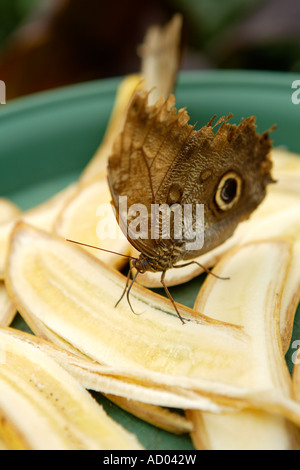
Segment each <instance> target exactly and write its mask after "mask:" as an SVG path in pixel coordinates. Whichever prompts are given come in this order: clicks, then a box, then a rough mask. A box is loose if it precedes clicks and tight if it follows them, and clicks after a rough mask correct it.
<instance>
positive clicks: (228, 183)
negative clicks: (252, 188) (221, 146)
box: [215, 171, 243, 211]
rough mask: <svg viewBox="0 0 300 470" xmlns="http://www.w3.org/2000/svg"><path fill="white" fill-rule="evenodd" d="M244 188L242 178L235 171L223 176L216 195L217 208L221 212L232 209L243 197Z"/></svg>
mask: <svg viewBox="0 0 300 470" xmlns="http://www.w3.org/2000/svg"><path fill="white" fill-rule="evenodd" d="M242 186H243V180H242V178H241V177H240V176H239V175H238V174H237V173H235V172H234V171H230V172H229V173H226V174H225V175H224V176H222V178H221V180H220V182H219V184H218V187H217V191H216V194H215V204H216V205H217V208H218V209H219V210H221V211H228V210H230V209H232V208H233V207H234V206H235V205H236V204H237V202H238V201H239V199H240V197H241V195H242Z"/></svg>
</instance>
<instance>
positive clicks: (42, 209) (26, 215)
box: [0, 183, 76, 280]
mask: <svg viewBox="0 0 300 470" xmlns="http://www.w3.org/2000/svg"><path fill="white" fill-rule="evenodd" d="M75 187H76V183H73V184H70V185H69V186H68V187H66V188H65V189H63V190H62V191H60V192H59V193H57V194H55V195H54V196H52V197H51V198H50V199H49V200H47V201H46V202H43V203H42V204H40V205H37V206H36V207H34V208H32V209H30V210H28V211H25V212H21V213H20V214H19V215H18V216H17V217H14V218H13V219H12V220H10V221H8V222H6V223H4V224H1V225H0V280H1V279H2V280H3V278H4V266H5V260H6V256H7V251H8V245H9V238H10V235H11V233H12V231H13V228H14V226H15V224H16V223H18V221H21V220H22V221H24V222H27V223H29V224H31V225H33V226H36V227H39V228H42V229H43V230H46V231H49V232H51V231H52V230H53V224H54V222H55V220H56V218H57V217H58V214H59V213H60V211H61V210H62V208H63V207H64V205H65V204H66V201H67V200H68V198H69V197H70V196H71V194H72V193H73V191H74V190H75Z"/></svg>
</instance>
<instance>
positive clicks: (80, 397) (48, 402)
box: [0, 328, 142, 450]
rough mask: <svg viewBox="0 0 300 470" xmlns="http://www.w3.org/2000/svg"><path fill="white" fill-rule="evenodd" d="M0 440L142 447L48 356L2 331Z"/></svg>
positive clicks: (65, 446) (60, 446)
mask: <svg viewBox="0 0 300 470" xmlns="http://www.w3.org/2000/svg"><path fill="white" fill-rule="evenodd" d="M0 346H1V350H2V352H3V353H2V363H1V368H0V390H1V393H0V415H1V420H0V423H1V425H0V436H1V439H2V441H3V442H4V444H5V446H7V448H9V449H12V450H14V449H24V450H25V449H26V450H28V449H29V450H46V449H51V450H76V449H78V450H83V449H86V450H96V449H100V450H103V449H127V450H128V449H138V450H140V449H142V446H141V445H140V444H139V443H138V441H137V439H136V438H135V436H134V435H132V434H130V433H129V432H127V431H126V430H125V429H123V428H122V427H121V426H120V425H118V424H117V423H115V422H114V421H113V420H112V419H111V418H109V417H108V416H107V415H106V413H105V412H104V411H103V409H102V407H101V406H100V405H98V403H96V401H95V400H94V399H93V398H92V397H91V396H90V394H89V393H88V392H87V391H86V390H84V388H83V387H81V386H80V385H79V384H78V382H77V381H76V380H75V379H74V378H73V377H71V375H70V374H68V373H67V372H66V371H65V370H64V369H63V368H62V367H61V366H59V365H58V364H57V362H56V361H54V360H53V359H52V358H50V357H49V356H48V355H46V354H45V353H44V352H42V351H41V350H40V349H38V348H36V347H34V346H33V345H32V344H30V342H29V341H24V340H22V338H21V337H20V336H18V335H14V334H7V332H6V331H5V329H2V328H0Z"/></svg>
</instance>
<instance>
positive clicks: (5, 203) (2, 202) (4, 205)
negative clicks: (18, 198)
mask: <svg viewBox="0 0 300 470" xmlns="http://www.w3.org/2000/svg"><path fill="white" fill-rule="evenodd" d="M20 213H21V209H20V208H19V207H18V206H17V205H16V204H15V203H13V202H12V201H10V200H9V199H6V198H3V197H0V225H1V224H4V223H6V222H9V221H10V220H12V219H14V218H16V217H17V216H18V215H19V214H20Z"/></svg>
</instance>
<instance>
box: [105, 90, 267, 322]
mask: <svg viewBox="0 0 300 470" xmlns="http://www.w3.org/2000/svg"><path fill="white" fill-rule="evenodd" d="M148 95H149V93H148V92H146V91H138V92H136V93H135V94H134V96H133V98H132V101H131V104H130V106H129V109H128V113H127V117H126V120H125V124H124V128H123V132H121V134H120V135H119V137H118V138H117V140H116V142H115V144H114V147H113V153H112V155H111V156H110V158H109V160H108V183H109V187H110V191H111V195H112V204H113V207H114V208H115V212H116V217H117V220H118V223H119V225H120V227H121V228H122V230H123V232H124V233H125V235H126V236H127V238H128V240H129V241H130V243H131V244H132V245H133V246H134V247H135V248H136V249H137V250H138V251H139V252H140V256H139V257H138V258H133V259H132V260H131V262H132V267H133V268H135V269H136V274H135V276H134V278H133V281H132V283H131V285H130V287H128V286H129V275H128V278H127V283H126V287H125V290H124V293H125V291H126V290H127V295H128V294H129V291H130V288H131V286H132V284H133V282H134V281H135V279H136V277H137V275H138V274H139V273H144V272H146V271H159V272H161V273H162V275H161V283H162V285H163V287H164V289H165V291H166V294H167V295H168V297H169V298H170V300H171V301H172V302H173V304H174V306H175V309H176V311H177V314H178V315H179V317H180V319H181V320H182V322H183V319H182V318H181V316H180V314H179V312H178V309H177V307H176V304H175V302H174V300H173V299H172V297H171V295H170V293H169V291H168V288H167V286H166V283H165V273H166V271H167V270H168V269H170V268H173V267H181V266H183V265H185V266H186V265H187V264H190V263H193V262H195V261H190V262H189V261H188V260H192V259H193V258H195V257H196V256H199V255H201V254H203V253H205V252H207V251H209V250H211V249H213V248H214V247H216V246H218V245H220V244H221V243H223V242H224V241H225V240H226V239H227V238H229V237H230V236H231V235H232V234H233V232H234V230H235V229H236V227H237V225H238V224H239V223H240V222H241V221H242V220H244V219H247V218H248V217H249V216H250V214H251V213H252V212H253V211H254V210H255V208H256V207H257V206H258V205H259V204H260V203H261V201H262V200H263V199H264V197H265V194H266V187H267V185H268V184H269V183H272V182H274V181H273V179H272V177H271V174H270V171H271V168H272V162H271V159H270V150H271V147H272V145H271V141H270V138H269V133H268V132H264V133H263V134H262V135H259V134H258V133H257V132H256V125H255V117H248V118H247V119H244V120H242V121H241V122H240V124H239V125H238V126H236V125H232V124H229V122H228V120H229V119H230V118H231V117H232V115H229V116H228V117H227V118H224V117H223V118H221V119H220V120H219V121H218V122H217V123H216V124H215V125H213V122H214V120H215V117H213V118H212V119H211V120H210V121H209V122H208V124H207V125H205V126H203V127H202V128H201V129H200V130H195V126H191V125H189V124H188V121H189V116H188V114H187V112H186V110H185V109H180V110H179V111H177V109H176V108H175V106H174V104H175V98H174V96H173V95H170V97H169V98H168V100H166V101H164V100H159V101H158V102H157V103H156V104H154V105H152V106H150V105H148ZM217 126H219V127H218V129H217V130H216V128H217ZM124 197H126V210H124V208H122V207H121V203H120V201H123V200H124ZM201 204H202V207H203V210H202V220H201V223H202V225H201V224H200V226H201V227H202V232H203V234H204V244H203V243H202V245H199V243H198V245H197V244H195V241H197V229H198V225H197V222H199V221H197V217H196V215H197V213H196V208H197V206H198V205H201ZM187 206H188V207H189V208H190V212H189V219H187V218H185V217H183V215H182V214H183V211H182V210H181V212H180V210H179V211H177V212H178V213H177V214H176V211H175V210H172V211H169V212H167V213H168V217H169V220H168V221H169V226H168V229H169V232H168V236H165V235H166V234H165V232H166V224H164V220H163V217H162V214H161V212H158V213H157V208H160V207H171V208H172V209H175V208H177V209H182V208H185V207H187ZM132 207H134V208H136V207H138V208H140V207H142V208H145V210H143V211H141V210H139V213H137V211H134V210H133V211H132V210H131V211H130V209H131V208H132ZM153 208H156V218H154V217H153ZM157 214H158V215H157ZM178 214H179V216H178ZM176 217H177V218H176ZM154 219H155V224H154V228H153V220H154ZM175 219H176V223H177V227H175V223H174V222H175ZM187 220H188V221H187ZM132 227H134V228H135V230H133V229H132ZM183 228H184V229H185V230H183ZM180 229H181V230H180ZM178 233H179V234H181V236H178ZM176 235H177V236H176ZM195 237H196V238H195ZM198 241H199V240H198ZM180 261H188V262H187V263H185V264H179V265H178V264H177V263H178V262H180ZM129 274H130V271H129ZM124 293H123V295H124ZM122 297H123V296H122ZM120 300H121V299H120Z"/></svg>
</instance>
